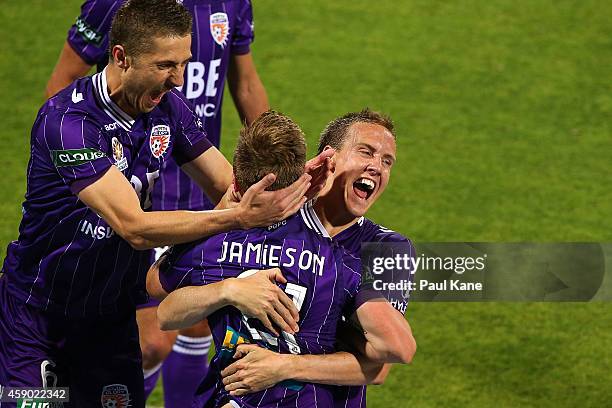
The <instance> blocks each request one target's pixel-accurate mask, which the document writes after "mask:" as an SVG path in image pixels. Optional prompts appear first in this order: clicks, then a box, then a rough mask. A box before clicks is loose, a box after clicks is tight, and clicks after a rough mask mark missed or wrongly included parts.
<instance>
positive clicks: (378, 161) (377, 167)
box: [366, 156, 382, 176]
mask: <svg viewBox="0 0 612 408" xmlns="http://www.w3.org/2000/svg"><path fill="white" fill-rule="evenodd" d="M366 171H367V172H368V173H369V174H370V175H373V176H378V175H380V173H381V171H382V158H380V157H378V156H373V157H372V158H370V159H369V160H368V165H367V167H366Z"/></svg>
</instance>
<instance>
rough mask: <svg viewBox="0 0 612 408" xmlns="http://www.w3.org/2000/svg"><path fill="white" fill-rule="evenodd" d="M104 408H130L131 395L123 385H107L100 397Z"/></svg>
mask: <svg viewBox="0 0 612 408" xmlns="http://www.w3.org/2000/svg"><path fill="white" fill-rule="evenodd" d="M100 401H101V402H102V407H103V408H127V407H129V406H130V393H129V391H128V387H127V386H125V385H123V384H111V385H105V386H104V388H102V395H101V397H100Z"/></svg>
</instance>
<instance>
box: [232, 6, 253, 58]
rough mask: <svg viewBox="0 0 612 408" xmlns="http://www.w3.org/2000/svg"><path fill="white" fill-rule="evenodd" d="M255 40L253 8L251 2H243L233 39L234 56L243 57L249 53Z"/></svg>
mask: <svg viewBox="0 0 612 408" xmlns="http://www.w3.org/2000/svg"><path fill="white" fill-rule="evenodd" d="M254 40H255V31H254V25H253V8H252V5H251V2H250V1H249V0H242V1H241V4H240V11H239V12H238V17H237V19H236V31H235V32H234V35H233V37H232V48H231V50H232V54H234V55H243V54H247V53H249V52H250V51H251V43H252V42H253V41H254Z"/></svg>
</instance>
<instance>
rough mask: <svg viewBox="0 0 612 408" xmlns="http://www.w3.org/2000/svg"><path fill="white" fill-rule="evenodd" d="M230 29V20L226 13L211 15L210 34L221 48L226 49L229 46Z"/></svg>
mask: <svg viewBox="0 0 612 408" xmlns="http://www.w3.org/2000/svg"><path fill="white" fill-rule="evenodd" d="M229 29H230V27H229V19H228V18H227V14H226V13H222V12H220V13H214V14H211V15H210V34H211V35H212V38H213V40H215V42H216V43H217V44H219V45H220V46H221V47H225V45H226V44H227V37H228V34H229Z"/></svg>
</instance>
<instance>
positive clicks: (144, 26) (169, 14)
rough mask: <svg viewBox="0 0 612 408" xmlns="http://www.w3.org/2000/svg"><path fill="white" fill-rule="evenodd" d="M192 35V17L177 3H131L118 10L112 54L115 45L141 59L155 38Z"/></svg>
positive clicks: (135, 0) (145, 0)
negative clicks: (140, 56)
mask: <svg viewBox="0 0 612 408" xmlns="http://www.w3.org/2000/svg"><path fill="white" fill-rule="evenodd" d="M188 34H191V14H190V13H189V11H188V10H187V9H186V8H185V7H184V6H183V5H182V4H179V3H177V1H176V0H129V1H128V2H126V3H125V4H124V5H123V6H121V7H120V8H119V10H117V13H116V14H115V17H114V18H113V23H112V26H111V31H110V41H109V43H110V44H109V54H111V55H112V52H110V51H112V49H113V47H114V46H115V45H122V46H123V47H124V48H125V50H126V53H128V54H130V55H132V56H138V55H141V54H143V53H145V52H147V51H148V50H149V49H150V47H151V45H152V40H153V38H154V37H184V36H186V35H188Z"/></svg>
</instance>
